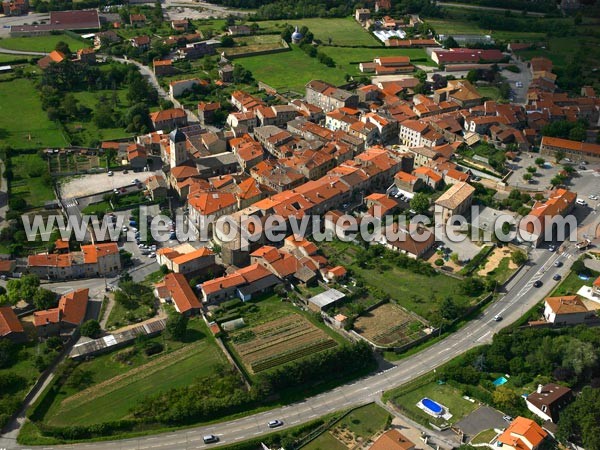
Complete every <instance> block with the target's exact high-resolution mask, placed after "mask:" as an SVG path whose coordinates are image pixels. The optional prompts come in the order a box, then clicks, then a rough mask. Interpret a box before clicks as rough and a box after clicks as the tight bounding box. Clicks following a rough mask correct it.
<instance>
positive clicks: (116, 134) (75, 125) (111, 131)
mask: <svg viewBox="0 0 600 450" xmlns="http://www.w3.org/2000/svg"><path fill="white" fill-rule="evenodd" d="M116 94H117V96H118V99H119V104H118V107H119V109H120V110H121V111H124V110H125V109H126V106H127V105H128V101H127V90H126V89H120V90H117V91H116ZM73 95H74V96H75V98H76V99H77V100H78V101H79V103H80V104H81V105H84V106H87V107H88V108H90V109H92V110H94V109H95V108H96V105H97V104H98V102H99V101H100V98H101V97H102V96H104V98H106V99H109V101H110V100H111V99H112V97H113V91H111V90H101V91H94V92H89V91H80V92H73ZM67 126H68V129H69V133H70V134H71V135H72V136H77V138H78V139H79V141H80V142H81V143H82V145H84V146H91V145H95V144H96V143H97V142H98V141H102V140H112V139H121V138H126V137H130V136H132V135H131V133H127V132H126V131H125V129H124V128H98V127H97V126H96V124H95V122H94V121H93V119H92V120H89V121H87V122H80V121H71V122H69V123H68V125H67Z"/></svg>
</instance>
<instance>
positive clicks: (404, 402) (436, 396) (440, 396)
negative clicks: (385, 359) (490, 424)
mask: <svg viewBox="0 0 600 450" xmlns="http://www.w3.org/2000/svg"><path fill="white" fill-rule="evenodd" d="M399 392H400V393H399V394H397V395H393V394H392V399H391V400H392V402H393V403H394V404H395V405H396V406H397V407H399V408H400V409H401V410H402V411H403V412H405V413H406V414H407V415H408V416H409V417H411V418H412V419H414V420H416V421H417V422H419V423H427V422H432V423H433V422H439V421H440V420H441V421H444V420H443V419H434V418H433V417H432V416H430V415H429V414H427V413H425V412H424V411H423V410H421V409H420V408H419V407H418V406H417V403H418V402H419V401H420V400H421V399H422V398H424V397H427V398H430V399H431V400H433V401H435V402H438V403H440V404H442V405H444V406H445V407H446V408H448V411H449V412H450V414H452V418H451V419H450V420H449V421H448V422H449V423H455V422H458V421H459V420H460V419H462V418H463V417H465V416H467V415H468V414H470V413H472V412H473V411H475V409H477V404H475V403H471V402H469V401H468V400H465V399H464V398H462V394H461V393H460V391H458V390H457V389H456V388H454V387H452V386H450V385H448V384H441V385H440V384H437V383H436V382H434V381H432V382H430V383H427V384H425V385H423V386H420V387H417V388H416V389H415V388H408V389H402V388H399Z"/></svg>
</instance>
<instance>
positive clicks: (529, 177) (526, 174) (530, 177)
mask: <svg viewBox="0 0 600 450" xmlns="http://www.w3.org/2000/svg"><path fill="white" fill-rule="evenodd" d="M532 178H533V175H531V174H530V173H524V174H523V180H525V181H527V182H528V183H529V182H530V181H531V180H532Z"/></svg>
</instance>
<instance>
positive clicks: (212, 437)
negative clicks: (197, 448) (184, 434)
mask: <svg viewBox="0 0 600 450" xmlns="http://www.w3.org/2000/svg"><path fill="white" fill-rule="evenodd" d="M202 440H203V441H204V443H205V444H214V443H215V442H219V437H218V436H215V435H214V434H206V435H204V436H202Z"/></svg>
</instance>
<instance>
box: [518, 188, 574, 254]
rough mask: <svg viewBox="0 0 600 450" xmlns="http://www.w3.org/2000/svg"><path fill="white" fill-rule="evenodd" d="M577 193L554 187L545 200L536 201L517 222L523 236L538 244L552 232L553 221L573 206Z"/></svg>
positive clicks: (564, 214)
mask: <svg viewBox="0 0 600 450" xmlns="http://www.w3.org/2000/svg"><path fill="white" fill-rule="evenodd" d="M575 200H577V193H576V192H572V191H569V190H567V189H563V188H560V189H555V190H553V191H552V192H550V196H549V198H548V200H546V201H545V202H541V201H536V202H535V203H534V204H533V207H532V208H531V211H530V212H529V214H528V215H527V216H525V217H524V218H523V220H521V221H520V222H519V229H520V231H521V234H522V235H523V237H525V238H527V239H528V240H529V241H531V242H532V243H533V244H535V245H537V244H539V243H540V242H541V241H542V239H543V238H544V237H545V234H546V229H547V228H548V227H550V231H548V233H553V231H554V230H553V228H554V226H553V223H554V221H555V220H558V219H559V218H560V217H564V216H566V215H567V214H568V213H569V212H570V211H571V210H572V209H573V207H574V206H575Z"/></svg>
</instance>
